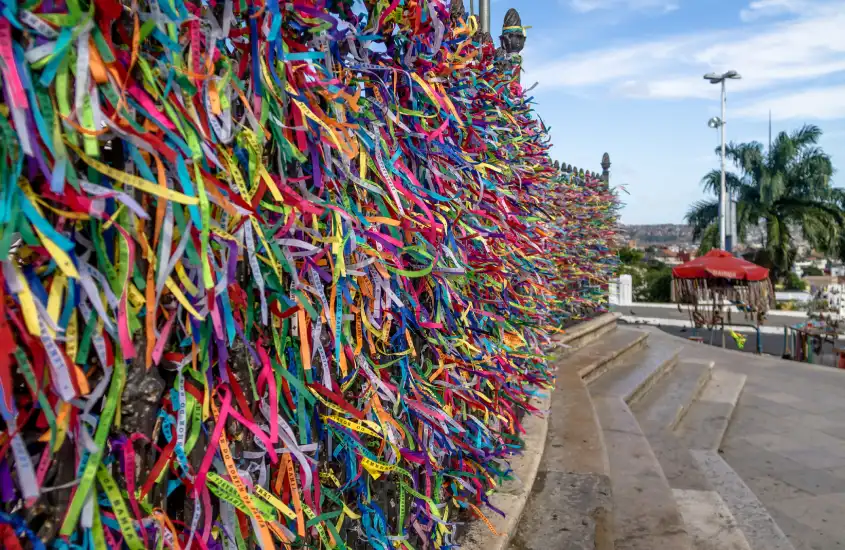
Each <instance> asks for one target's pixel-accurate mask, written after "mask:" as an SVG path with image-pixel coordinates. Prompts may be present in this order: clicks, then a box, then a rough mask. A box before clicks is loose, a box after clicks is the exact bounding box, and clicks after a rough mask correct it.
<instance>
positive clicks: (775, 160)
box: [686, 125, 845, 277]
mask: <svg viewBox="0 0 845 550" xmlns="http://www.w3.org/2000/svg"><path fill="white" fill-rule="evenodd" d="M821 135H822V131H821V130H820V129H819V128H818V127H817V126H812V125H805V126H803V127H801V128H800V129H798V130H795V131H793V132H792V133H786V132H781V133H780V134H778V136H777V138H776V139H775V140H774V142H773V143H772V146H771V148H770V149H769V151H765V150H764V148H763V145H762V144H760V143H758V142H751V143H739V144H735V143H731V144H730V145H729V146H728V147H727V151H726V155H727V159H728V160H729V161H730V162H731V163H732V164H733V165H734V166H735V167H736V168H737V172H736V173H734V172H729V173H727V174H726V185H727V187H728V189H730V190H731V191H733V193H734V196H735V197H736V199H737V209H736V210H737V233H738V237H739V241H740V242H746V238H747V235H748V231H749V229H750V228H752V227H755V226H757V225H758V224H760V223H762V225H763V230H764V243H763V250H762V251H760V252H762V254H760V255H759V259H760V261H761V262H764V263H763V265H766V267H769V268H771V269H772V270H773V275H774V276H775V277H780V276H782V275H784V274H786V273H787V272H789V270H790V269H791V267H792V264H793V263H794V259H795V247H794V244H793V237H794V235H793V233H794V231H795V229H796V228H797V229H800V230H801V232H802V233H803V234H804V237H805V238H806V239H807V240H808V241H809V242H810V244H811V245H813V246H814V247H815V248H817V249H818V250H822V251H825V252H835V253H840V254H845V232H843V231H842V226H843V222H845V211H843V206H845V194H844V193H843V192H842V191H841V190H838V189H834V188H833V187H831V185H830V177H831V176H832V175H833V165H832V163H831V160H830V157H829V156H828V155H827V154H826V153H825V152H824V151H823V150H822V148H821V147H819V146H818V142H819V138H820V137H821ZM717 152H718V151H717ZM720 181H721V172H720V171H718V170H713V171H711V172H710V173H709V174H707V175H706V176H704V178H703V179H702V184H703V185H704V188H705V189H706V190H707V191H708V192H710V193H712V194H714V195H715V196H716V197H718V193H719V187H720ZM718 204H719V203H718V198H717V199H712V200H701V201H698V202H696V203H694V204H693V205H692V206H691V207H690V209H689V211H688V212H687V214H686V220H687V223H689V224H690V225H691V226H692V228H693V238H694V239H696V240H700V243H701V246H700V249H701V251H706V250H709V249H710V248H713V247H715V246H718V239H719V228H718V223H719V217H718V216H719V206H718Z"/></svg>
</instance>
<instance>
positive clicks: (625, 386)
mask: <svg viewBox="0 0 845 550" xmlns="http://www.w3.org/2000/svg"><path fill="white" fill-rule="evenodd" d="M680 349H681V348H680V347H674V346H666V345H655V346H651V345H649V346H646V347H645V348H644V349H643V350H641V351H639V352H637V353H634V354H626V355H625V356H624V359H622V360H620V361H618V362H617V364H616V366H615V367H614V368H612V369H609V370H607V372H605V373H604V374H603V375H601V376H600V377H598V378H597V379H595V381H594V382H593V383H592V384H590V386H589V390H590V395H591V396H592V399H593V402H594V404H595V406H596V414H597V416H598V420H599V424H600V425H601V429H602V436H603V438H604V442H605V445H606V448H607V456H608V460H609V465H610V482H611V490H612V493H613V514H614V523H613V531H614V538H615V540H614V544H615V548H617V549H618V550H646V549H653V548H666V549H672V550H676V549H677V550H691V549H692V541H691V539H690V538H689V536H688V534H687V532H686V530H685V527H684V522H683V518H682V516H681V513H680V511H679V510H678V506H677V504H676V502H675V499H674V495H673V493H672V489H671V487H670V486H669V482H668V480H667V479H666V476H665V475H664V473H663V469H662V468H661V466H660V462H659V461H658V459H657V456H656V455H655V453H654V451H653V449H652V448H651V444H650V443H649V440H648V438H647V437H646V434H645V433H644V432H643V428H642V427H641V426H640V424H639V422H638V421H637V418H636V417H635V416H634V413H633V412H632V411H631V408H630V406H633V405H634V404H636V403H637V402H638V401H640V400H642V399H643V398H644V397H646V396H647V395H649V390H651V389H652V388H654V387H655V386H656V385H659V384H660V382H661V379H662V378H663V377H664V376H666V375H667V374H668V373H670V372H672V369H673V368H674V367H675V366H676V363H677V360H678V354H679V352H680ZM687 370H689V369H686V368H685V369H684V371H685V373H686V371H687Z"/></svg>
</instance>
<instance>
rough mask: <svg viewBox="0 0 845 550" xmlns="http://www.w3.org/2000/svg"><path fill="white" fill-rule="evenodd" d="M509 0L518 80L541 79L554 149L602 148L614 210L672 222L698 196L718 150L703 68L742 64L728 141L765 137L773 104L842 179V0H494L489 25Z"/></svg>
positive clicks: (593, 165) (594, 165) (567, 158)
mask: <svg viewBox="0 0 845 550" xmlns="http://www.w3.org/2000/svg"><path fill="white" fill-rule="evenodd" d="M465 3H466V4H467V5H469V0H466V2H465ZM475 4H476V7H477V5H478V1H477V0H476V2H475ZM510 7H516V8H517V9H518V10H519V12H520V14H521V16H522V23H523V25H527V26H531V28H530V29H529V30H528V41H527V44H526V47H525V50H524V51H523V58H524V68H525V73H524V74H523V85H525V86H526V87H529V86H531V85H532V84H533V83H534V82H538V83H539V84H538V86H537V87H536V88H534V90H533V91H532V92H531V95H533V96H534V98H535V102H536V110H537V113H538V114H539V115H540V116H541V117H542V118H543V120H545V122H546V123H547V124H548V125H550V126H551V127H552V138H553V143H554V148H553V149H552V156H553V157H554V158H556V159H558V160H561V161H564V162H567V163H570V164H573V165H576V166H578V167H583V168H585V169H591V170H599V169H600V168H599V162H600V159H601V155H602V153H604V152H605V151H607V152H608V153H609V154H610V158H611V161H612V163H613V166H612V168H611V174H612V176H611V180H612V183H613V184H616V185H624V186H625V187H626V189H627V191H628V193H629V194H628V195H625V194H624V193H623V195H622V196H623V200H624V202H625V203H626V206H625V208H624V210H623V211H622V221H623V223H680V222H681V221H682V220H683V216H684V213H685V212H686V210H687V207H688V206H689V205H690V204H691V203H692V202H693V201H695V200H697V199H699V198H701V197H702V196H703V193H702V191H701V186H700V184H699V182H700V180H701V177H702V176H703V175H704V174H705V173H706V172H707V171H708V170H710V169H712V168H717V167H718V163H719V159H718V157H717V156H716V155H715V153H714V152H713V150H714V148H715V147H716V146H717V145H718V143H719V137H718V133H717V131H716V130H712V129H710V128H708V127H707V120H708V119H709V118H710V117H711V116H714V115H718V114H719V87H718V86H714V85H711V84H709V83H708V82H707V81H705V80H703V79H702V75H703V74H704V73H706V72H711V71H717V72H722V71H726V70H730V69H735V70H737V71H738V72H739V73H740V74H741V75H742V77H743V79H742V80H741V81H735V82H729V83H728V109H727V117H726V118H727V120H728V124H727V127H726V128H727V136H728V141H751V140H757V141H760V142H764V143H765V142H766V141H767V139H768V137H767V136H768V113H769V110H770V109H771V111H772V120H773V123H772V125H773V132H774V133H777V132H778V131H780V130H791V129H794V128H797V127H799V126H800V125H801V124H804V123H813V124H817V125H819V126H820V127H821V128H822V129H823V130H824V132H825V136H824V138H823V141H822V146H823V147H824V149H825V150H826V151H827V152H828V153H829V154H830V155H831V156H832V157H833V162H834V165H836V166H838V167H839V169H840V170H842V172H840V173H838V174H837V175H836V176H835V177H834V184H836V185H843V184H845V0H836V1H831V0H828V1H825V0H523V1H517V0H493V3H492V23H491V26H492V29H493V35H494V37H498V35H499V34H500V29H501V25H502V20H503V18H504V14H505V12H506V11H507V9H508V8H510ZM476 9H477V8H476ZM496 41H497V43H498V38H496Z"/></svg>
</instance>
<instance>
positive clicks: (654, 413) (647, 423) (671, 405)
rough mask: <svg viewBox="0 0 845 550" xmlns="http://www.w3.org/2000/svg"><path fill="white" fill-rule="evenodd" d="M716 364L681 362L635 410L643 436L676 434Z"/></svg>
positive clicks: (633, 408)
mask: <svg viewBox="0 0 845 550" xmlns="http://www.w3.org/2000/svg"><path fill="white" fill-rule="evenodd" d="M712 372H713V361H689V360H686V361H680V362H678V364H676V365H675V368H674V369H672V371H671V372H670V373H668V374H666V376H664V377H663V379H662V380H660V381H659V382H658V383H656V384H655V385H654V387H653V389H652V390H651V391H650V392H649V393H648V394H647V395H646V396H644V397H643V398H642V399H641V400H640V401H639V402H638V403H637V404H636V405H635V406H634V407H632V410H633V411H634V413H635V414H636V416H637V420H638V421H639V423H640V426H641V427H642V429H643V432H644V433H645V434H646V435H647V436H650V435H651V434H655V433H659V432H663V431H665V430H673V429H674V428H675V427H676V426H677V425H678V423H679V422H680V421H681V419H682V418H683V417H684V415H685V414H686V412H687V411H688V410H689V408H690V405H691V404H692V403H693V402H694V401H695V398H696V397H698V395H699V393H700V392H701V390H702V388H703V387H704V386H705V384H707V382H708V381H709V380H710V376H711V373H712Z"/></svg>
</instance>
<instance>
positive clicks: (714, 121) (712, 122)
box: [707, 116, 722, 129]
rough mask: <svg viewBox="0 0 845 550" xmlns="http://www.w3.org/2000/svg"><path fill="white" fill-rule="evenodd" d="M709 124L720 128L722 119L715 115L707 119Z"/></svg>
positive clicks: (711, 126)
mask: <svg viewBox="0 0 845 550" xmlns="http://www.w3.org/2000/svg"><path fill="white" fill-rule="evenodd" d="M707 126H709V127H710V128H714V129H715V128H719V127H721V126H722V119H721V118H719V117H717V116H714V117H713V118H711V119H710V120H708V121H707Z"/></svg>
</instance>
